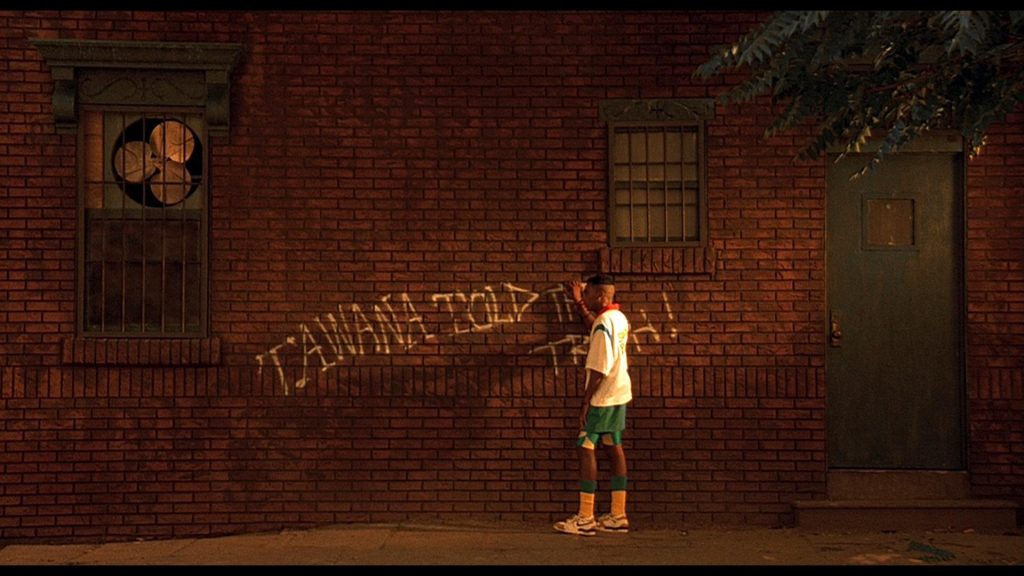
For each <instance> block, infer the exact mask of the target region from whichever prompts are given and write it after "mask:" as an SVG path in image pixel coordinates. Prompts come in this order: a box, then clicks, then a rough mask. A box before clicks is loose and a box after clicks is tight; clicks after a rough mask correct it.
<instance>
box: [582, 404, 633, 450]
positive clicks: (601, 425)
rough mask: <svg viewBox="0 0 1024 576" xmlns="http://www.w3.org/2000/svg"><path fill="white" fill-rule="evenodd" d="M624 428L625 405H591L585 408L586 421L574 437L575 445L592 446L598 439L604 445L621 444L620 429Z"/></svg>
mask: <svg viewBox="0 0 1024 576" xmlns="http://www.w3.org/2000/svg"><path fill="white" fill-rule="evenodd" d="M625 429H626V405H625V404H619V405H618V406H591V407H590V410H587V423H586V426H585V427H584V428H583V430H580V435H579V437H578V438H576V446H582V447H584V448H593V447H594V446H596V445H597V442H598V440H600V441H601V442H602V443H604V444H605V445H606V446H619V445H621V444H622V431H623V430H625Z"/></svg>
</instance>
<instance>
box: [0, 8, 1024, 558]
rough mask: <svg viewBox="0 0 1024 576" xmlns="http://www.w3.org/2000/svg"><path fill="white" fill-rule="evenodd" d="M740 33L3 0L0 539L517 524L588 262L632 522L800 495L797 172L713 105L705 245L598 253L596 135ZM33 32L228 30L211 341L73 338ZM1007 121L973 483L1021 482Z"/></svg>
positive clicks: (810, 451) (803, 479) (803, 253)
mask: <svg viewBox="0 0 1024 576" xmlns="http://www.w3.org/2000/svg"><path fill="white" fill-rule="evenodd" d="M760 18H761V16H759V15H757V14H745V13H721V12H719V13H700V12H682V13H658V14H656V15H655V14H645V13H602V12H583V13H558V12H543V13H526V12H516V13H500V12H489V13H473V12H454V13H446V12H414V13H383V12H357V13H320V12H286V13H275V12H255V13H245V12H231V13H227V12H214V13H198V14H197V13H192V12H170V13H124V12H118V13H105V12H99V13H97V12H61V13H56V12H0V123H2V125H0V128H2V129H0V182H2V187H0V540H8V541H16V540H22V539H29V538H32V539H46V540H61V539H122V538H125V539H127V538H135V537H169V536H180V535H207V534H218V533H230V532H241V531H259V530H273V529H280V528H282V527H302V526H310V525H317V524H327V523H335V522H347V521H365V520H369V521H386V520H398V519H404V518H410V517H424V516H427V517H430V516H434V517H438V516H440V517H457V516H470V515H471V516H476V517H497V518H508V519H518V520H530V521H537V522H538V523H541V524H546V523H547V522H549V521H551V520H553V519H555V518H557V517H558V516H562V515H563V514H565V513H566V512H568V511H571V510H572V508H573V507H574V506H575V498H576V492H575V486H576V461H575V455H574V454H573V452H572V441H573V439H574V436H575V430H574V428H573V427H574V422H575V418H576V415H577V409H578V402H579V398H580V396H581V394H582V389H581V382H582V376H583V374H582V370H581V368H580V366H579V364H580V363H581V353H582V350H581V349H580V347H579V343H580V342H581V340H582V336H583V334H584V333H585V332H584V330H583V329H582V327H581V325H580V324H579V322H578V321H577V320H576V319H575V317H574V316H573V312H572V310H571V308H570V307H569V306H568V302H567V301H566V299H565V298H564V296H563V295H562V294H561V292H560V291H559V290H558V285H559V283H561V282H564V281H566V280H568V279H571V278H579V277H580V276H581V275H584V274H587V273H590V272H593V271H596V270H597V269H598V268H602V269H604V270H606V271H610V272H612V273H615V274H616V276H617V278H618V279H619V284H620V286H619V290H620V298H619V299H620V301H621V302H622V305H623V309H624V311H626V313H627V314H628V315H629V317H630V319H631V321H632V323H633V328H634V335H635V337H634V338H633V342H632V345H631V348H630V351H631V355H632V356H631V364H632V366H633V368H632V370H631V373H632V374H633V378H634V382H635V388H634V393H635V397H636V399H635V401H634V404H633V406H632V407H631V409H630V429H629V431H628V433H627V446H628V451H629V456H630V466H631V469H630V481H631V483H630V490H631V491H630V504H629V505H630V511H631V514H632V515H634V516H635V517H636V518H638V519H643V520H646V521H651V522H668V521H682V522H683V523H684V524H686V525H695V524H708V523H716V524H746V523H749V524H758V525H783V524H787V523H790V522H791V521H792V516H793V512H792V506H791V504H790V502H792V501H793V500H796V499H811V498H821V497H823V495H824V491H825V473H826V470H827V468H826V446H825V346H826V337H825V324H826V308H825V276H824V270H825V202H826V195H825V188H826V187H825V173H826V167H825V163H824V161H821V162H813V163H809V162H805V163H796V164H793V163H791V161H790V158H791V157H792V155H793V153H794V151H795V150H796V148H797V146H798V144H799V143H800V137H801V135H800V134H792V135H787V136H784V137H778V138H774V139H773V140H772V141H771V142H770V143H768V144H766V143H765V142H764V141H762V140H761V139H760V136H761V133H762V131H763V128H764V126H766V125H767V124H768V122H769V119H770V117H771V114H770V110H769V109H768V108H767V107H766V106H763V105H747V106H722V105H718V106H716V109H715V114H714V118H713V120H712V121H711V122H710V123H709V124H708V132H707V175H708V200H707V201H708V204H707V205H708V211H707V219H708V242H707V245H706V247H702V248H686V249H671V250H668V249H617V248H609V247H608V238H607V232H606V230H607V213H608V212H607V187H608V184H607V133H606V128H605V125H604V124H603V123H602V122H601V120H600V119H599V116H598V105H599V103H600V102H601V101H603V100H608V99H624V98H637V99H639V98H644V99H650V98H707V97H712V96H714V95H715V94H717V93H719V92H721V90H722V88H723V86H722V85H714V84H712V85H705V84H703V83H701V82H698V81H695V80H692V79H691V78H690V73H691V72H692V70H693V69H694V67H695V66H696V65H697V64H698V63H700V62H702V61H703V59H704V58H705V56H706V54H707V52H708V49H709V47H710V46H712V45H716V44H720V43H724V42H728V41H730V40H732V39H734V38H736V37H737V36H738V35H739V34H741V33H742V32H744V31H745V30H747V29H749V28H750V27H751V26H753V25H754V24H755V23H756V22H757V21H758V20H759V19H760ZM34 38H64V39H102V40H135V41H168V42H236V43H240V44H242V45H243V47H244V52H243V60H242V62H241V64H240V66H239V68H238V69H237V70H236V72H235V74H234V76H233V81H232V87H231V91H232V93H231V129H230V134H229V135H228V136H226V137H224V136H217V137H212V138H211V140H210V144H211V155H210V157H211V161H212V171H211V173H212V174H213V182H212V185H211V198H212V205H211V220H210V222H211V232H210V244H211V257H212V259H211V270H210V276H211V279H210V301H211V308H210V310H211V312H210V320H211V322H210V326H211V329H210V335H211V337H210V338H206V339H197V340H164V341H145V340H127V339H125V340H95V339H88V338H82V337H76V333H75V313H76V301H75V300H76V291H75V275H76V270H75V266H76V264H75V262H76V259H75V253H76V246H75V242H76V206H77V203H76V202H77V201H76V195H77V188H76V186H77V184H76V183H77V177H76V160H75V159H76V139H75V136H74V135H71V134H58V133H57V132H56V130H55V126H54V120H53V115H52V111H51V104H50V98H51V94H52V92H53V81H52V78H51V74H50V72H49V70H48V69H47V66H46V64H45V62H44V61H43V59H42V58H41V56H40V55H39V53H38V51H37V50H36V49H35V48H34V47H33V46H32V45H31V43H30V39H34ZM1022 126H1024V117H1022V116H1021V115H1020V114H1017V115H1014V116H1012V117H1011V118H1010V120H1009V121H1007V122H1006V123H1004V124H1002V125H1000V126H999V127H998V128H997V129H996V130H995V131H994V132H993V134H992V136H991V137H990V140H989V143H988V146H987V147H986V148H985V150H984V152H983V153H982V155H981V156H979V157H978V158H976V159H975V160H973V161H971V162H970V164H969V168H968V179H967V224H966V235H967V242H966V265H965V269H966V279H965V286H966V299H967V315H966V341H967V389H968V407H967V409H968V420H969V422H968V434H969V437H968V446H969V456H968V466H969V470H970V472H971V481H972V488H973V490H974V491H975V492H976V493H977V494H979V495H986V496H1005V497H1013V498H1018V499H1019V498H1022V497H1024V468H1022V466H1024V425H1022V422H1024V418H1022V414H1024V381H1022V380H1024V376H1022V375H1024V194H1021V190H1022V187H1024V147H1022V144H1024V136H1022V133H1024V132H1022V130H1021V128H1022ZM602 462H603V461H602ZM602 466H604V464H602ZM602 478H606V476H602ZM598 490H599V495H598V503H599V504H598V506H599V507H602V506H603V505H604V503H605V502H606V500H607V491H606V490H607V484H606V483H602V482H599V485H598ZM602 492H603V494H602Z"/></svg>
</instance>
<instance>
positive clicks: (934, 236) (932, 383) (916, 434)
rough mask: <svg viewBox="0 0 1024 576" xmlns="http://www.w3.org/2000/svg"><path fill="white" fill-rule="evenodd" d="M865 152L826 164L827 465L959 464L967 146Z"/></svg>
mask: <svg viewBox="0 0 1024 576" xmlns="http://www.w3.org/2000/svg"><path fill="white" fill-rule="evenodd" d="M834 159H835V157H833V158H832V160H834ZM864 161H865V157H864V156H857V157H853V158H847V159H844V160H843V161H841V162H839V163H838V164H835V163H832V162H830V163H829V172H828V200H827V202H828V231H827V235H828V261H827V274H828V300H829V302H828V309H829V310H828V312H829V318H828V323H829V324H828V327H827V328H828V331H829V335H828V336H829V337H828V353H827V358H826V362H827V366H826V385H827V388H826V414H827V426H828V446H829V448H828V456H829V467H830V468H883V469H941V470H957V469H962V468H963V467H964V455H963V452H964V424H963V420H964V418H963V384H962V382H963V378H962V375H961V371H962V368H961V366H962V361H961V349H962V347H961V336H960V334H961V312H960V311H961V300H960V294H961V289H960V286H961V281H960V261H961V258H960V253H961V249H960V243H961V240H960V238H961V230H962V228H961V209H960V206H961V203H962V201H961V190H962V184H961V182H962V180H961V179H962V160H961V155H960V154H959V152H933V153H903V154H900V155H898V156H892V157H888V158H886V159H885V160H884V161H883V162H882V163H881V164H880V165H879V166H878V167H877V168H876V170H875V171H874V172H872V173H869V174H867V175H865V176H863V177H862V178H860V179H858V180H854V181H852V182H851V181H850V179H849V178H850V175H851V174H853V173H854V172H856V171H857V170H858V169H860V168H861V167H862V166H863V165H864Z"/></svg>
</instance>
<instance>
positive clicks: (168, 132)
mask: <svg viewBox="0 0 1024 576" xmlns="http://www.w3.org/2000/svg"><path fill="white" fill-rule="evenodd" d="M111 162H112V164H113V169H114V176H115V177H116V179H117V183H118V185H120V186H121V189H122V190H124V192H125V194H127V195H128V197H129V198H131V199H132V200H134V201H136V202H138V203H139V204H142V205H144V206H152V207H157V208H159V207H164V206H174V205H175V204H180V203H181V202H183V201H184V200H185V199H186V198H188V197H189V196H191V195H192V193H193V192H195V191H196V189H198V188H199V182H200V180H201V178H202V171H203V154H202V143H201V142H200V141H199V138H198V137H197V136H196V133H195V132H193V131H192V129H191V128H189V127H188V125H186V124H185V123H183V122H180V121H178V120H168V119H163V118H140V119H139V120H136V121H135V122H133V123H131V124H129V125H128V126H127V127H126V128H125V129H124V132H122V134H121V136H120V137H119V138H118V139H117V140H116V141H115V143H114V153H113V156H112V157H111Z"/></svg>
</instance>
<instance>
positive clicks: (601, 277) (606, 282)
mask: <svg viewBox="0 0 1024 576" xmlns="http://www.w3.org/2000/svg"><path fill="white" fill-rule="evenodd" d="M587 284H590V285H591V286H615V278H612V277H611V276H609V275H608V274H594V275H593V276H591V277H590V278H587Z"/></svg>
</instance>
